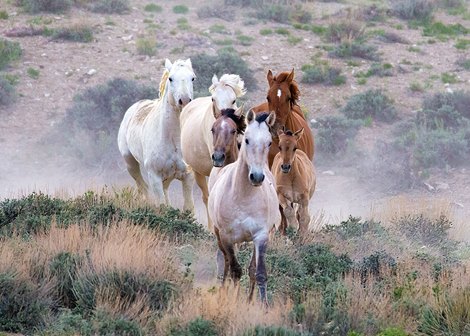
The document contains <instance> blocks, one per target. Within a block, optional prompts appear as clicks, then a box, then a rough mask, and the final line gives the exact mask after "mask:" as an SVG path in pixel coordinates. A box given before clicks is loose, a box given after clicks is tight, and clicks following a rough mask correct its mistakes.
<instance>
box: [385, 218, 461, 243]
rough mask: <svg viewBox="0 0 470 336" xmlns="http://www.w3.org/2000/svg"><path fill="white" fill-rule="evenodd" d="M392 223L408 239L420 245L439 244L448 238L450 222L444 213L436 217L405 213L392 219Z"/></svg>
mask: <svg viewBox="0 0 470 336" xmlns="http://www.w3.org/2000/svg"><path fill="white" fill-rule="evenodd" d="M393 223H394V224H395V225H397V228H398V229H399V231H400V232H401V233H403V234H404V235H405V236H406V237H407V238H408V239H410V240H411V241H413V242H417V243H418V244H420V245H430V246H439V245H441V244H442V243H443V242H445V241H446V240H447V239H448V230H449V229H450V228H451V226H452V222H451V221H450V220H449V219H448V218H447V217H446V216H444V215H441V216H440V217H439V218H437V219H432V218H428V217H425V216H424V215H423V214H419V215H406V216H403V217H400V218H396V219H394V221H393Z"/></svg>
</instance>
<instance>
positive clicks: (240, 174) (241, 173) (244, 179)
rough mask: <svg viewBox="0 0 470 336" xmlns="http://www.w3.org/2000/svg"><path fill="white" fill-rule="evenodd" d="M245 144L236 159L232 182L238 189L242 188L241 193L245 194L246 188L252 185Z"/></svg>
mask: <svg viewBox="0 0 470 336" xmlns="http://www.w3.org/2000/svg"><path fill="white" fill-rule="evenodd" d="M243 146H245V145H244V144H242V149H241V150H240V152H239V153H238V158H237V159H236V161H235V164H236V165H237V166H236V169H235V176H234V178H233V179H232V184H233V185H234V187H236V189H237V190H240V194H241V195H243V194H245V191H246V190H249V188H250V187H252V185H251V183H250V181H248V172H249V167H248V162H247V160H246V153H245V151H244V150H243Z"/></svg>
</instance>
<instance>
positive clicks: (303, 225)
mask: <svg viewBox="0 0 470 336" xmlns="http://www.w3.org/2000/svg"><path fill="white" fill-rule="evenodd" d="M299 205H300V207H299V210H298V214H299V217H300V219H299V234H300V236H301V237H305V236H306V234H307V232H308V226H309V224H310V214H309V213H308V198H307V197H304V198H303V199H302V200H301V201H300V203H299Z"/></svg>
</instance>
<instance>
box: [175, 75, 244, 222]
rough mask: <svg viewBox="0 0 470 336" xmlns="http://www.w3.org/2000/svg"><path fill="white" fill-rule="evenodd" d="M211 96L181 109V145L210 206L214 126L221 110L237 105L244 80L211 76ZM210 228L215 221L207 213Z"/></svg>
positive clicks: (205, 201)
mask: <svg viewBox="0 0 470 336" xmlns="http://www.w3.org/2000/svg"><path fill="white" fill-rule="evenodd" d="M209 92H210V93H211V94H212V95H211V96H210V97H200V98H196V99H194V100H193V101H192V102H190V103H189V104H188V105H186V106H185V107H184V108H183V111H182V112H181V117H180V121H181V149H182V153H183V158H184V161H185V162H186V163H187V164H188V165H189V166H190V167H191V168H192V170H193V173H194V177H195V179H196V183H197V185H198V186H199V188H200V189H201V191H202V200H203V202H204V205H205V206H206V210H207V198H208V197H209V190H208V188H207V179H206V177H208V176H209V175H210V173H211V170H212V166H213V160H212V158H211V156H212V154H213V139H212V133H211V128H212V125H213V124H214V121H215V119H216V118H217V117H218V116H219V115H220V110H223V109H228V108H232V109H237V105H236V100H237V98H238V97H241V96H243V95H244V94H245V84H244V82H243V80H242V79H241V78H240V76H238V75H234V74H224V75H223V76H222V77H220V80H219V79H218V78H217V76H216V75H214V76H213V77H212V85H211V86H210V88H209ZM207 217H208V218H207V220H208V228H209V230H210V231H212V230H213V229H212V223H211V221H210V219H209V215H207Z"/></svg>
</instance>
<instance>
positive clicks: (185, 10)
mask: <svg viewBox="0 0 470 336" xmlns="http://www.w3.org/2000/svg"><path fill="white" fill-rule="evenodd" d="M188 12H189V8H188V7H187V6H185V5H176V6H173V13H176V14H186V13H188Z"/></svg>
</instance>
